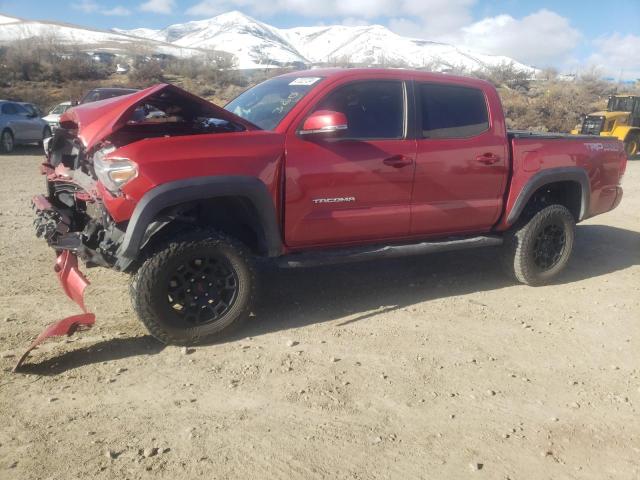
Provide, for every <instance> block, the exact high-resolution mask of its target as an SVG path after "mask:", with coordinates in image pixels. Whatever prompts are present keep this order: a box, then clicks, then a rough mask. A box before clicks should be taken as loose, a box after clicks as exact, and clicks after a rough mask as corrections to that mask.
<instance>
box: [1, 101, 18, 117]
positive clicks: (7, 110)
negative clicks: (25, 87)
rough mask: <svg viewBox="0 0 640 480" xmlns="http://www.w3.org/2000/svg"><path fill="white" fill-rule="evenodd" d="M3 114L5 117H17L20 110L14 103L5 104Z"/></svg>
mask: <svg viewBox="0 0 640 480" xmlns="http://www.w3.org/2000/svg"><path fill="white" fill-rule="evenodd" d="M2 113H4V114H5V115H15V114H17V113H18V109H17V108H16V106H15V105H14V104H13V103H3V104H2Z"/></svg>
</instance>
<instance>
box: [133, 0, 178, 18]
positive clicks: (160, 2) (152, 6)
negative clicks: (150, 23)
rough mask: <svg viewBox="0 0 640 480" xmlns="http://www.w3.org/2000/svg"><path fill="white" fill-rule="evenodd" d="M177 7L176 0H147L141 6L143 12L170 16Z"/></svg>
mask: <svg viewBox="0 0 640 480" xmlns="http://www.w3.org/2000/svg"><path fill="white" fill-rule="evenodd" d="M175 6H176V2H175V0H147V1H146V2H144V3H142V4H141V5H140V10H142V11H143V12H151V13H163V14H165V15H166V14H169V13H171V12H173V9H174V7H175Z"/></svg>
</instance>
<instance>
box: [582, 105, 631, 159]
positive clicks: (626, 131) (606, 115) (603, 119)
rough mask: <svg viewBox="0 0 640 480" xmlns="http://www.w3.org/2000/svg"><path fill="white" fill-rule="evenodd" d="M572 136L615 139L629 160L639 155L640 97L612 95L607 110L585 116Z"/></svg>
mask: <svg viewBox="0 0 640 480" xmlns="http://www.w3.org/2000/svg"><path fill="white" fill-rule="evenodd" d="M571 133H572V134H574V135H601V136H606V137H616V138H618V139H620V140H621V141H623V142H624V148H625V150H626V152H627V155H628V156H629V158H633V157H636V156H637V155H639V154H640V96H637V95H612V96H610V97H609V102H608V103H607V109H606V110H605V111H603V112H594V113H591V114H589V115H585V117H584V119H583V120H582V125H579V126H578V127H576V128H575V129H573V130H572V131H571Z"/></svg>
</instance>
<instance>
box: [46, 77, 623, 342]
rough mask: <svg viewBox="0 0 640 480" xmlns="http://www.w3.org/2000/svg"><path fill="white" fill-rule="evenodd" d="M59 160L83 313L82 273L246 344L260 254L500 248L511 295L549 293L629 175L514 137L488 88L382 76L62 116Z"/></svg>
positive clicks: (619, 150)
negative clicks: (81, 264)
mask: <svg viewBox="0 0 640 480" xmlns="http://www.w3.org/2000/svg"><path fill="white" fill-rule="evenodd" d="M143 106H150V107H153V109H156V110H160V111H162V112H164V115H163V116H162V117H158V116H154V117H151V118H149V117H145V116H140V115H139V112H140V109H141V108H142V107H143ZM134 112H138V117H139V118H137V119H136V120H131V119H130V116H131V115H133V114H134ZM47 159H48V160H47V162H48V166H47V167H46V169H45V173H46V174H47V175H48V194H47V196H46V197H45V196H39V197H36V198H35V199H34V204H35V206H36V210H37V222H36V225H37V233H38V235H40V236H43V237H45V238H46V239H47V241H48V242H49V244H50V245H51V246H52V247H53V248H55V249H57V250H58V251H62V252H63V253H62V255H61V257H60V259H59V263H58V265H59V269H58V271H59V275H60V276H61V280H62V282H63V285H64V286H65V290H66V291H67V293H69V295H70V296H72V298H74V299H76V301H78V302H79V304H81V305H82V306H83V305H84V304H83V303H81V302H82V291H83V289H84V286H85V285H86V281H84V280H82V279H83V277H81V275H80V273H79V272H78V269H77V261H76V260H75V258H76V256H77V257H80V258H81V259H83V260H84V261H85V262H86V264H87V266H96V265H98V266H102V267H107V268H114V269H116V270H120V271H124V272H129V273H131V274H132V282H131V290H130V293H131V297H132V301H133V305H134V307H135V311H136V312H137V314H138V316H139V318H140V319H141V320H142V322H143V323H144V324H145V325H146V327H147V328H148V330H149V331H150V332H151V334H152V335H154V336H155V337H156V338H158V339H159V340H160V341H162V342H165V343H171V344H190V343H194V342H197V341H199V340H201V339H204V338H210V337H212V336H216V335H221V334H224V333H227V332H228V331H230V330H231V329H232V328H234V327H237V326H238V325H239V324H240V323H241V322H242V320H244V319H245V318H246V317H247V316H248V313H249V312H250V309H251V304H252V300H253V297H254V291H255V288H256V281H257V280H256V275H255V270H254V259H255V258H256V257H259V256H262V257H266V258H270V259H272V261H274V262H277V263H278V264H279V265H281V266H288V267H299V266H305V265H318V264H328V263H332V262H346V261H355V260H366V259H371V258H375V257H391V256H399V255H410V254H417V253H427V252H439V251H443V250H452V249H462V248H471V247H480V246H500V245H501V246H502V254H501V255H502V261H503V264H504V266H505V268H506V270H507V271H508V272H509V274H510V275H511V276H512V277H513V278H514V279H516V280H517V281H519V282H522V283H525V284H528V285H541V284H544V283H547V282H549V281H551V280H552V279H554V278H555V277H556V276H557V275H558V273H560V271H562V269H563V268H564V267H565V265H566V264H567V261H568V260H569V256H570V254H571V250H572V247H573V243H574V239H575V225H576V223H577V222H580V221H582V220H584V219H586V218H589V217H592V216H594V215H598V214H601V213H604V212H607V211H609V210H611V209H613V208H615V207H616V206H617V205H618V204H619V203H620V201H621V199H622V188H621V186H620V185H621V180H622V176H623V174H624V171H625V167H626V161H627V160H626V156H625V152H624V148H623V144H622V142H620V141H619V140H616V139H609V138H594V137H591V136H570V135H561V134H552V133H548V134H535V133H529V132H507V130H506V128H505V119H504V115H503V111H502V108H501V104H500V100H499V97H498V94H497V92H496V90H495V88H494V87H493V86H491V85H490V84H489V83H487V82H484V81H480V80H475V79H471V78H463V77H455V76H451V75H439V74H430V73H424V72H413V71H408V70H382V69H350V70H334V69H329V70H312V71H305V72H300V73H290V74H286V75H283V76H280V77H277V78H274V79H271V80H268V81H266V82H264V83H262V84H260V85H258V86H255V87H253V88H251V89H249V90H248V91H246V92H245V93H243V94H241V95H240V96H239V97H238V98H236V99H235V100H233V101H232V102H230V103H229V104H228V105H227V106H226V107H225V108H224V109H223V108H221V107H218V106H216V105H213V104H211V103H209V102H207V101H205V100H203V99H201V98H198V97H196V96H194V95H192V94H189V93H187V92H185V91H183V90H181V89H179V88H177V87H175V86H172V85H156V86H154V87H151V88H148V89H146V90H143V91H140V92H138V93H135V94H132V95H129V96H127V97H122V98H114V99H111V100H109V101H106V102H103V103H102V105H100V106H97V107H94V106H87V107H82V106H81V107H78V108H74V109H72V110H70V111H68V112H67V113H65V114H64V115H63V117H62V118H61V128H60V129H59V130H58V131H57V132H56V134H55V136H54V137H53V139H52V140H51V142H49V145H48V149H47ZM69 278H74V279H75V280H65V279H69ZM78 278H80V280H78ZM83 322H84V323H85V324H87V325H88V324H90V323H91V322H92V320H91V318H89V319H86V321H85V320H83ZM76 323H78V322H77V321H76ZM61 329H62V331H64V328H62V327H61Z"/></svg>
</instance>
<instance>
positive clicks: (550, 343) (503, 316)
mask: <svg viewBox="0 0 640 480" xmlns="http://www.w3.org/2000/svg"><path fill="white" fill-rule="evenodd" d="M38 162H39V156H38V154H37V150H34V149H22V150H21V151H19V152H17V154H15V155H11V156H3V157H0V163H1V165H2V171H3V172H4V173H3V175H2V176H1V177H0V206H1V208H0V269H1V270H2V272H3V274H2V277H1V279H2V283H1V285H0V287H1V288H0V292H1V293H0V341H1V343H0V357H1V358H0V367H1V368H2V377H1V378H0V422H1V425H2V427H1V429H0V478H1V479H12V480H13V479H29V480H32V479H64V480H67V479H72V478H82V479H86V478H98V479H103V478H104V479H106V478H110V479H111V478H112V479H137V478H167V479H187V478H189V479H191V478H198V477H202V478H210V479H213V478H260V479H261V478H283V479H290V478H305V479H308V478H331V479H337V478H351V479H370V478H393V479H408V478H425V479H426V478H429V479H455V478H486V479H507V478H510V479H513V480H516V479H551V478H553V479H564V478H576V479H578V478H579V479H585V478H592V479H598V480H602V479H607V478H611V479H614V478H615V479H637V478H640V422H639V421H638V407H640V353H639V352H640V162H635V163H634V162H630V165H629V167H628V170H627V175H626V178H625V186H626V197H625V199H624V201H623V203H622V205H621V207H620V208H618V209H617V210H616V211H614V212H611V213H609V214H606V215H603V216H600V217H596V218H594V219H592V220H589V221H587V222H585V223H584V224H582V225H580V226H579V227H578V235H577V236H578V240H577V245H576V250H575V252H574V256H573V258H572V260H571V262H570V266H569V268H568V269H567V271H566V272H565V273H564V274H563V275H562V277H561V278H560V279H559V281H558V282H557V284H555V285H552V286H548V287H541V288H530V287H525V286H521V285H514V284H513V283H511V282H509V281H508V280H506V279H505V277H504V276H503V274H502V273H501V271H500V270H499V268H498V266H497V262H496V257H495V253H496V252H494V251H492V250H485V251H466V252H458V253H450V254H440V255H433V256H426V257H421V258H412V259H403V260H394V261H383V262H375V263H367V264H358V265H350V266H340V267H330V268H329V267H323V268H315V269H307V270H297V271H296V270H291V271H278V270H275V269H273V268H270V267H263V268H262V269H261V276H262V279H263V282H264V285H265V286H264V288H263V290H262V294H261V298H260V301H259V302H258V305H257V306H256V308H255V318H253V321H252V322H251V323H250V324H249V325H248V326H247V328H245V329H244V330H243V332H242V333H243V335H244V336H242V337H238V338H235V339H232V340H229V341H227V342H225V343H222V344H217V345H210V346H205V347H199V348H196V349H194V350H193V351H192V352H190V353H186V354H185V353H183V352H182V350H181V349H180V348H177V347H167V348H164V347H162V346H161V345H159V344H158V343H157V342H155V341H154V340H153V339H152V338H150V337H149V336H147V335H146V332H145V331H144V329H143V328H142V326H141V325H140V324H139V323H138V322H137V320H136V319H135V318H134V316H133V314H132V311H131V308H130V305H129V299H128V297H127V295H126V285H127V278H126V277H125V276H124V275H120V274H115V273H113V272H110V271H105V270H101V269H93V270H89V271H88V276H89V278H90V280H91V281H92V285H91V286H90V287H89V289H88V291H87V303H88V305H89V307H90V308H91V309H93V311H95V312H96V313H97V316H98V325H97V327H96V328H94V329H93V330H91V331H88V332H84V333H82V334H80V335H78V336H76V337H72V338H71V339H69V340H65V339H54V340H50V341H49V342H47V343H46V344H45V345H44V346H42V347H41V348H40V349H38V350H37V351H35V352H34V353H33V354H32V356H31V357H30V359H29V361H30V362H31V364H30V366H29V368H28V370H27V371H26V372H25V373H23V374H11V373H10V369H11V367H12V365H13V363H14V362H15V361H16V357H17V356H19V354H20V353H21V351H22V350H23V349H24V348H25V347H26V346H27V345H28V344H29V342H30V340H31V339H32V338H33V337H34V336H35V335H37V334H38V333H39V332H40V331H41V330H42V328H43V327H44V326H45V325H47V324H48V323H50V322H52V321H54V320H56V319H59V318H61V317H63V316H66V315H71V314H75V313H79V311H78V309H77V307H76V306H75V305H73V304H72V303H71V302H70V301H69V300H67V299H66V297H65V296H64V295H63V294H62V292H61V290H60V289H59V287H58V285H57V283H56V280H55V277H54V274H53V272H52V260H53V258H52V252H51V251H50V250H49V249H48V248H47V247H46V245H45V244H44V242H42V241H40V240H37V239H36V238H35V236H34V234H33V231H32V227H31V218H32V214H31V211H30V209H29V207H28V202H29V198H30V196H31V195H32V194H34V193H37V192H38V191H39V189H40V187H41V186H42V182H43V180H42V178H41V177H39V176H38V175H37V172H36V170H37V164H38ZM292 342H297V343H295V344H294V345H292ZM289 345H292V346H289ZM155 448H157V449H159V450H158V452H157V453H155V450H153V449H155ZM145 450H146V451H145Z"/></svg>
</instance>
